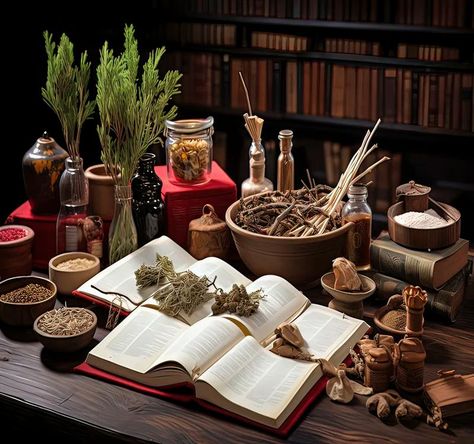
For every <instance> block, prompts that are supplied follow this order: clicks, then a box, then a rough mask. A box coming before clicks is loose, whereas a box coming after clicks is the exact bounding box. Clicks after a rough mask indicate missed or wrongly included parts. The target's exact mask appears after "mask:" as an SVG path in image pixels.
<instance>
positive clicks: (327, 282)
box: [321, 271, 377, 304]
mask: <svg viewBox="0 0 474 444" xmlns="http://www.w3.org/2000/svg"><path fill="white" fill-rule="evenodd" d="M359 277H360V280H361V281H362V288H363V291H343V290H336V289H335V288H334V282H335V280H336V277H335V276H334V273H333V272H332V271H331V272H329V273H326V274H325V275H324V276H323V277H322V278H321V285H322V286H323V288H324V289H325V290H326V291H327V292H328V293H329V294H330V295H331V296H332V297H333V298H334V299H336V300H338V301H341V302H344V303H346V304H352V303H354V302H360V301H363V300H364V299H367V298H368V297H369V296H372V295H373V294H374V293H375V290H376V288H377V286H376V285H375V282H374V281H373V280H372V279H370V278H369V277H367V276H364V275H363V274H359Z"/></svg>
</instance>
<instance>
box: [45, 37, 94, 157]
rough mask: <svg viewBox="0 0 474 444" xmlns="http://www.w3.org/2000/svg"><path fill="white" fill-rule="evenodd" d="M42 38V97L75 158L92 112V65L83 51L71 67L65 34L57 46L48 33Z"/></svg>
mask: <svg viewBox="0 0 474 444" xmlns="http://www.w3.org/2000/svg"><path fill="white" fill-rule="evenodd" d="M43 35H44V41H45V48H46V55H47V58H48V60H47V65H48V69H47V79H46V85H45V86H44V88H42V89H41V94H42V96H43V99H44V101H45V102H46V103H47V104H48V106H49V107H50V108H51V109H52V110H53V111H54V112H55V113H56V115H57V116H58V119H59V122H60V123H61V127H62V130H63V135H64V141H65V142H66V147H67V150H68V153H69V155H70V156H71V157H72V158H78V157H79V144H80V141H81V130H82V126H83V125H84V122H85V121H86V120H87V119H89V118H91V116H92V114H93V113H94V108H95V101H94V100H89V91H88V85H89V78H90V70H91V64H90V62H89V61H88V60H87V51H84V52H83V53H82V54H81V58H80V62H79V66H75V65H74V45H73V44H72V42H71V41H70V40H69V38H68V36H67V35H66V34H63V35H62V36H61V39H60V41H59V44H58V45H56V43H55V42H54V41H53V35H52V34H50V33H49V32H48V31H45V32H44V34H43Z"/></svg>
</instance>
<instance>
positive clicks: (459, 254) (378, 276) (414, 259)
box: [369, 233, 472, 322]
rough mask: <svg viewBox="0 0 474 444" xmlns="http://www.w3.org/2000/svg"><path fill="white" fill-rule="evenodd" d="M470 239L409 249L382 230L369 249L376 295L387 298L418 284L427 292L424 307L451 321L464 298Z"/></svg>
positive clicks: (470, 264)
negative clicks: (446, 244)
mask: <svg viewBox="0 0 474 444" xmlns="http://www.w3.org/2000/svg"><path fill="white" fill-rule="evenodd" d="M468 251H469V242H468V241H467V240H465V239H459V240H458V241H457V242H456V243H455V244H454V245H451V246H450V247H447V248H443V249H439V250H433V251H431V252H428V251H420V250H411V249H409V248H406V247H403V246H401V245H398V244H396V243H395V242H393V241H392V240H391V239H390V236H389V235H388V234H387V233H382V234H381V235H380V236H379V237H378V238H377V239H376V240H374V241H373V242H372V245H371V248H370V254H371V264H372V270H373V271H371V272H369V276H370V277H372V279H374V281H375V283H376V284H377V296H378V297H380V298H383V299H388V298H389V297H390V296H392V295H394V294H401V292H402V290H403V288H405V287H406V286H407V285H419V286H420V287H422V288H423V289H424V290H426V292H427V293H428V304H427V305H426V308H427V310H428V311H431V312H432V313H434V314H437V315H440V316H442V317H444V318H445V319H449V320H450V321H451V322H454V320H455V319H456V315H457V314H458V312H459V309H460V307H461V303H462V300H463V297H464V291H465V288H466V283H467V279H468V276H469V274H470V273H471V271H472V263H471V261H469V260H468Z"/></svg>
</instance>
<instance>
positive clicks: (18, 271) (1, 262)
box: [0, 225, 35, 279]
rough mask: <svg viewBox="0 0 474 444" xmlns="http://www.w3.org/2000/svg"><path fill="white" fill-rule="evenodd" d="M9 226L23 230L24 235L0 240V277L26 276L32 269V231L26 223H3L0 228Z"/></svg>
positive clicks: (3, 228) (33, 234)
mask: <svg viewBox="0 0 474 444" xmlns="http://www.w3.org/2000/svg"><path fill="white" fill-rule="evenodd" d="M9 228H17V229H21V230H24V231H25V233H26V235H25V236H24V237H22V238H20V239H17V240H12V241H8V242H0V279H7V278H10V277H14V276H27V275H29V274H30V273H31V269H32V253H31V249H32V246H33V239H34V237H35V233H34V231H33V230H32V229H31V228H30V227H27V226H26V225H4V226H2V227H0V230H7V229H9Z"/></svg>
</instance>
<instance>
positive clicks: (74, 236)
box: [56, 157, 89, 254]
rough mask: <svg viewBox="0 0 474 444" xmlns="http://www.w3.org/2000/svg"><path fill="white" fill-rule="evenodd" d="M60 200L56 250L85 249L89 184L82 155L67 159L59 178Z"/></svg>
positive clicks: (61, 251)
mask: <svg viewBox="0 0 474 444" xmlns="http://www.w3.org/2000/svg"><path fill="white" fill-rule="evenodd" d="M59 200H60V203H61V206H60V209H59V214H58V219H57V222H56V252H57V253H58V254H60V253H64V252H67V251H85V250H86V242H85V238H84V235H83V231H82V223H83V221H84V218H85V217H86V215H87V205H88V203H89V184H88V182H87V178H86V175H85V174H84V168H83V166H82V159H81V158H80V157H77V158H72V157H68V158H67V159H66V160H65V170H64V172H63V174H62V175H61V179H60V180H59Z"/></svg>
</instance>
